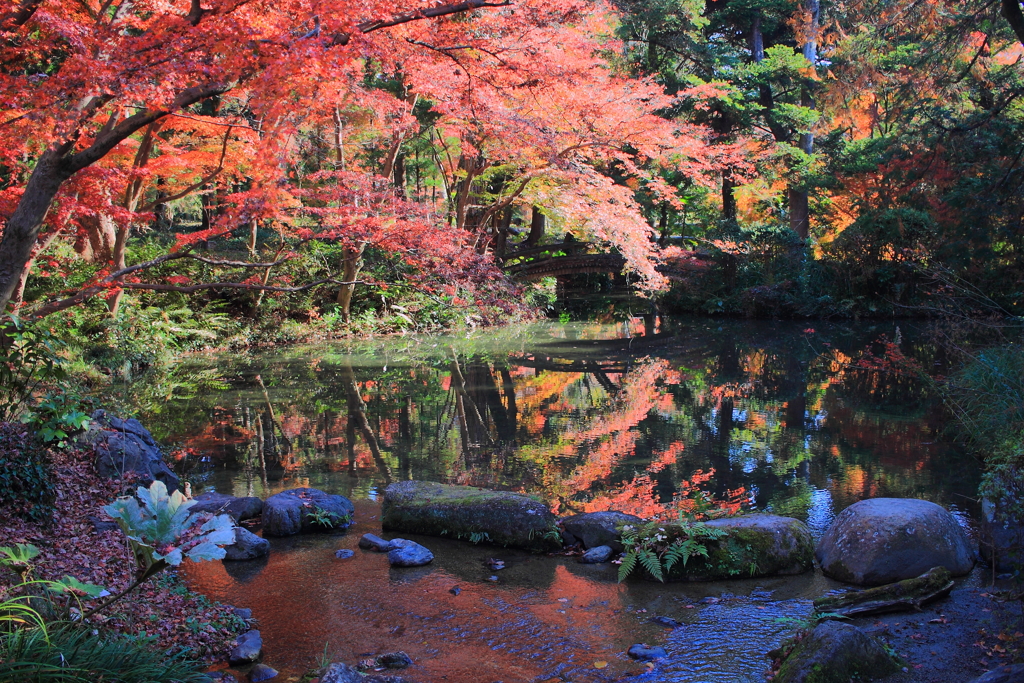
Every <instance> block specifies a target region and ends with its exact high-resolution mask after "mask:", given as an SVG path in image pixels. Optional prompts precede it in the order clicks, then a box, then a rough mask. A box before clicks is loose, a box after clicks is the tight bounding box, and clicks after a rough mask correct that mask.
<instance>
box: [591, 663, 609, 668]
mask: <svg viewBox="0 0 1024 683" xmlns="http://www.w3.org/2000/svg"><path fill="white" fill-rule="evenodd" d="M606 666H608V662H594V668H595V669H603V668H605V667H606Z"/></svg>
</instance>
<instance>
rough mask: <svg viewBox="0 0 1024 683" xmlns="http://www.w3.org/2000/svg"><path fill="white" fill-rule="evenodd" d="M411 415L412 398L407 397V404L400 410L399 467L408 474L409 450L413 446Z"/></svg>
mask: <svg viewBox="0 0 1024 683" xmlns="http://www.w3.org/2000/svg"><path fill="white" fill-rule="evenodd" d="M411 415H412V396H406V397H405V403H403V404H402V407H401V408H399V409H398V442H399V449H398V467H399V469H401V470H402V472H404V473H406V474H408V472H409V467H410V462H409V449H410V447H411V444H412V425H411V424H410V419H411Z"/></svg>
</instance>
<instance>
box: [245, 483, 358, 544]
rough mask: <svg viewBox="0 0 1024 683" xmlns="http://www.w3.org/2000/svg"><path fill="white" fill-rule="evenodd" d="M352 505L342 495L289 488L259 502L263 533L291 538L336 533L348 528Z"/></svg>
mask: <svg viewBox="0 0 1024 683" xmlns="http://www.w3.org/2000/svg"><path fill="white" fill-rule="evenodd" d="M354 513H355V506H353V505H352V501H350V500H349V499H348V498H345V497H344V496H336V495H332V494H329V493H324V492H323V491H321V490H319V489H308V488H302V489H289V490H287V491H282V492H281V493H277V494H274V495H273V496H270V497H269V498H267V499H266V501H264V503H263V533H264V535H266V536H292V535H294V534H298V533H303V532H311V531H336V530H341V529H347V528H348V527H349V526H351V525H352V515H353V514H354Z"/></svg>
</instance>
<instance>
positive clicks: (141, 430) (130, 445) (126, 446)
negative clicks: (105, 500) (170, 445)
mask: <svg viewBox="0 0 1024 683" xmlns="http://www.w3.org/2000/svg"><path fill="white" fill-rule="evenodd" d="M77 440H78V443H79V445H81V446H83V447H85V448H90V449H92V450H93V451H94V452H95V453H96V471H97V473H98V474H99V475H100V476H101V477H103V478H105V479H121V478H122V477H124V476H125V475H126V474H136V475H138V477H139V483H140V484H142V485H143V486H149V485H150V484H151V483H153V481H154V480H159V481H162V482H163V483H164V484H165V485H166V486H167V491H168V493H173V492H174V491H177V490H178V488H179V486H180V484H181V481H180V480H179V479H178V476H177V475H176V474H174V472H172V471H171V468H169V467H168V466H167V464H166V463H165V462H164V460H163V455H161V453H160V446H158V445H157V443H156V441H155V440H154V439H153V435H152V434H150V433H149V430H148V429H146V428H145V427H143V426H142V423H141V422H139V421H138V420H136V419H134V418H133V419H129V420H122V419H121V418H119V417H116V416H114V415H111V414H110V413H108V412H107V411H105V410H97V411H95V412H94V413H93V414H92V422H91V423H90V425H89V428H88V429H87V430H85V432H83V433H82V434H81V435H80V436H79V437H78V439H77Z"/></svg>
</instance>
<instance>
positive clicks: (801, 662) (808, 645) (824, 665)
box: [773, 621, 900, 683]
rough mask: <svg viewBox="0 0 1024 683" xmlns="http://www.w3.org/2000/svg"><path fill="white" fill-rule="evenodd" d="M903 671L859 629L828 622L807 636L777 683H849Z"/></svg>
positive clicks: (781, 670)
mask: <svg viewBox="0 0 1024 683" xmlns="http://www.w3.org/2000/svg"><path fill="white" fill-rule="evenodd" d="M899 670H900V665H899V663H898V662H897V661H896V660H894V659H893V658H892V657H891V656H889V653H888V652H886V651H885V648H884V647H883V646H882V643H880V642H879V641H878V640H877V639H875V638H872V637H871V636H869V635H867V634H866V633H864V632H863V631H861V630H860V629H858V628H856V627H855V626H850V625H849V624H841V623H839V622H836V621H825V622H822V623H820V624H818V625H817V626H815V627H814V630H813V631H811V632H810V633H808V634H806V635H805V636H804V637H803V638H802V639H801V640H800V642H799V643H797V645H796V647H795V648H793V650H792V651H791V652H790V653H789V655H788V656H787V657H786V659H785V660H784V661H783V662H782V666H781V667H780V668H779V673H778V675H777V676H776V677H775V678H774V679H773V680H774V681H775V683H848V681H850V680H851V679H856V680H858V681H859V680H870V679H872V678H881V677H883V676H888V675H890V674H893V673H896V672H897V671H899Z"/></svg>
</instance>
